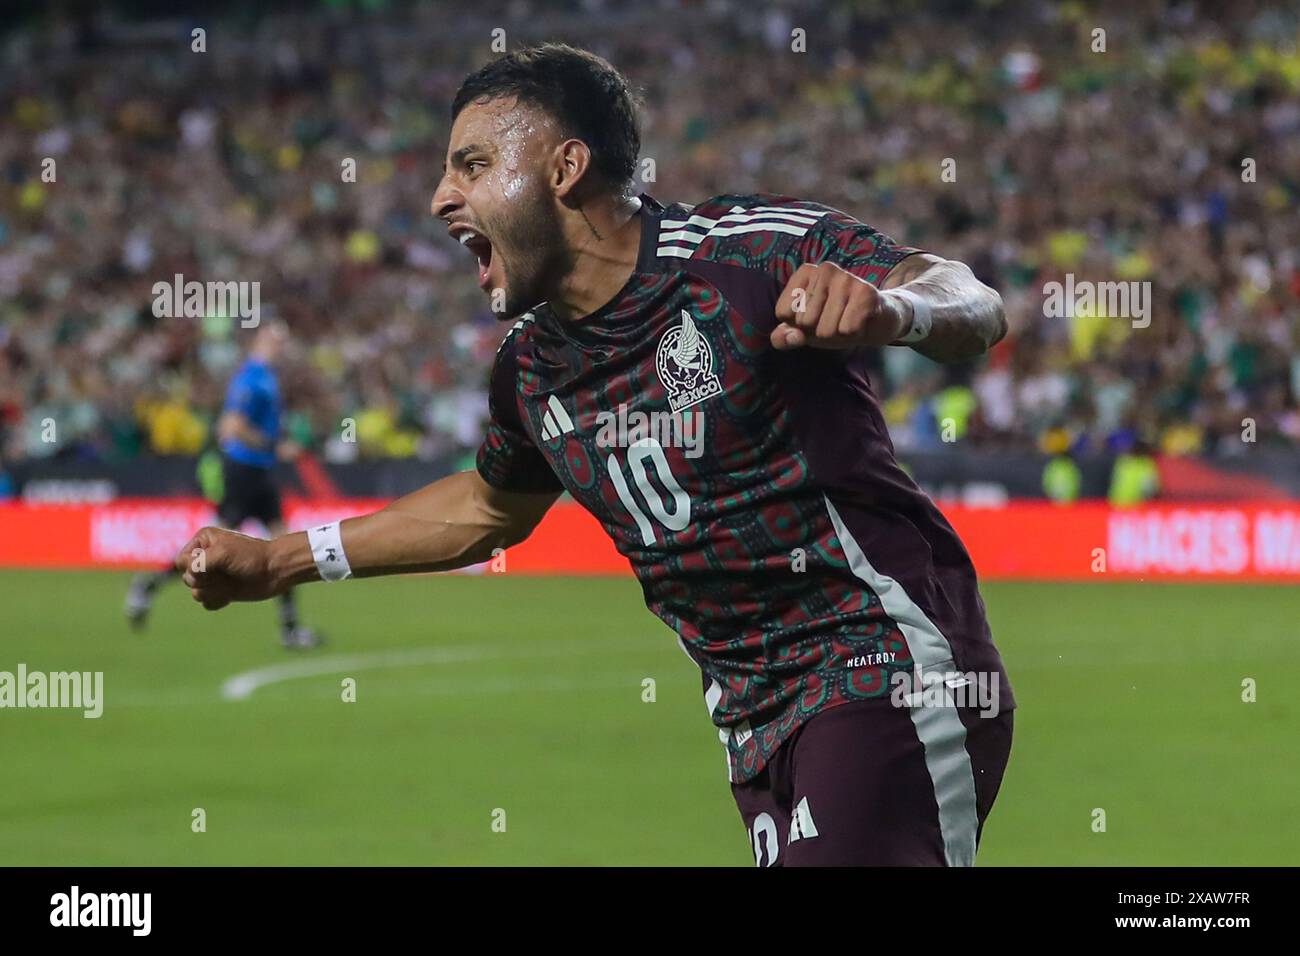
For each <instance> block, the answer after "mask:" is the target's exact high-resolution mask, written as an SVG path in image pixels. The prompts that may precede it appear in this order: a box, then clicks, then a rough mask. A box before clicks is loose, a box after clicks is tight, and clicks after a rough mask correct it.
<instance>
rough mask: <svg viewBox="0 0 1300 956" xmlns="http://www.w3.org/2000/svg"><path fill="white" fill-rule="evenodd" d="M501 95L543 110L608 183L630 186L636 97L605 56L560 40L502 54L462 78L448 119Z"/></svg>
mask: <svg viewBox="0 0 1300 956" xmlns="http://www.w3.org/2000/svg"><path fill="white" fill-rule="evenodd" d="M502 97H516V98H517V99H518V100H519V101H520V102H521V103H528V104H530V105H532V106H536V107H538V108H540V109H542V110H544V111H545V112H546V113H547V114H549V115H550V116H551V117H552V118H553V119H555V120H556V121H557V122H558V123H559V125H560V129H561V132H562V133H563V135H564V136H566V137H573V138H575V139H580V140H582V141H583V142H584V143H586V144H587V147H588V148H589V149H590V150H591V163H592V166H593V167H594V168H595V170H596V171H597V172H598V173H599V174H600V175H601V176H602V177H603V178H604V179H605V180H606V181H607V182H608V184H609V185H610V186H612V187H614V188H616V189H625V188H627V187H628V186H629V185H630V183H631V180H632V175H633V173H634V172H635V171H636V160H637V156H638V154H639V153H640V152H641V133H640V131H639V129H638V127H637V96H636V93H635V92H634V91H633V89H632V87H631V85H630V84H629V83H628V81H627V79H626V78H625V77H624V76H623V74H621V73H619V72H618V70H616V69H614V67H612V66H611V65H610V64H609V62H608V61H607V60H605V59H604V58H602V57H599V56H597V55H596V54H594V53H591V52H589V51H587V50H579V49H577V48H576V47H571V46H569V45H568V44H565V43H543V44H541V45H540V46H532V47H526V48H524V49H521V50H516V51H515V52H513V53H508V54H506V55H505V56H503V57H501V58H500V59H497V60H493V61H492V62H491V63H489V64H487V66H484V67H482V68H480V69H479V70H477V71H475V72H474V73H471V74H470V75H469V76H468V77H466V79H465V82H464V83H462V84H461V85H460V89H459V90H458V91H457V92H456V98H455V99H454V100H452V103H451V120H452V122H453V123H454V122H455V121H456V117H457V116H459V115H460V112H461V110H463V109H464V108H465V107H466V106H468V105H469V104H470V103H473V102H475V101H478V100H495V99H499V98H502Z"/></svg>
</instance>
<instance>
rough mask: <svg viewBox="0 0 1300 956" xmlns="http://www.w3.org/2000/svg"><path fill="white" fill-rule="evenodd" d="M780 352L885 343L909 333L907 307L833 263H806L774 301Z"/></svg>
mask: <svg viewBox="0 0 1300 956" xmlns="http://www.w3.org/2000/svg"><path fill="white" fill-rule="evenodd" d="M776 320H777V326H776V328H775V329H773V330H772V345H773V347H775V348H778V349H796V348H800V347H802V346H804V345H812V346H814V347H815V348H825V349H847V348H859V347H861V346H865V345H888V344H889V343H891V342H894V341H896V340H897V339H899V338H901V337H902V336H903V335H905V334H907V330H908V328H909V327H910V326H911V322H912V312H911V306H910V305H909V304H908V303H907V302H906V301H905V300H902V299H901V298H900V297H895V296H893V295H890V293H889V292H887V291H881V290H880V289H877V288H876V287H875V286H874V285H872V284H871V283H870V282H867V281H865V280H863V279H859V278H858V277H857V276H855V275H853V274H852V273H851V272H845V271H844V270H843V269H841V268H840V267H839V266H837V265H835V264H834V263H833V262H821V263H816V264H813V263H807V262H806V263H804V264H803V265H801V266H800V267H799V268H798V269H796V270H795V271H794V275H792V276H791V277H790V281H789V282H788V283H786V287H785V289H784V290H783V291H782V292H781V297H780V298H779V299H777V300H776Z"/></svg>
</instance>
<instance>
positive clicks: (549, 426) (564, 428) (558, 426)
mask: <svg viewBox="0 0 1300 956" xmlns="http://www.w3.org/2000/svg"><path fill="white" fill-rule="evenodd" d="M571 431H573V419H571V418H569V413H568V412H566V411H565V410H564V406H563V405H561V404H560V400H559V399H558V398H556V397H555V396H554V395H552V396H551V397H550V398H548V399H547V400H546V411H544V412H542V441H550V440H551V439H553V438H559V437H560V436H561V435H567V434H569V432H571Z"/></svg>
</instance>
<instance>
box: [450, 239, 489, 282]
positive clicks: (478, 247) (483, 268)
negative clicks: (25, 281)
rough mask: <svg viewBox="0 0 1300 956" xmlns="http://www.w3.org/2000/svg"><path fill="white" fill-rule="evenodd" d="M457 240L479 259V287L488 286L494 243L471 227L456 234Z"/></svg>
mask: <svg viewBox="0 0 1300 956" xmlns="http://www.w3.org/2000/svg"><path fill="white" fill-rule="evenodd" d="M456 241H458V242H459V243H460V244H461V245H462V246H464V247H465V248H467V249H469V251H470V252H472V253H474V256H475V257H476V258H477V259H478V287H479V288H480V289H485V288H487V284H488V271H489V270H490V269H491V268H492V243H491V242H489V241H488V239H487V237H486V236H484V235H483V234H482V233H481V232H477V231H476V230H474V229H470V228H465V229H463V230H461V231H460V232H459V233H458V234H457V235H456Z"/></svg>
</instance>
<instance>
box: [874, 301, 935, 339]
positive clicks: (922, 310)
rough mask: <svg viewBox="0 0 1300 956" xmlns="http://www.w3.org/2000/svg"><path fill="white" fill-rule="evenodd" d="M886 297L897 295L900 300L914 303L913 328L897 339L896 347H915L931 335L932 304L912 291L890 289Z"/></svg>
mask: <svg viewBox="0 0 1300 956" xmlns="http://www.w3.org/2000/svg"><path fill="white" fill-rule="evenodd" d="M885 294H886V295H896V296H898V297H899V298H900V299H906V300H907V301H908V302H910V303H912V327H911V328H910V329H908V330H907V334H906V335H904V336H903V337H902V338H899V339H895V340H894V344H895V345H915V344H916V343H917V342H921V341H923V340H924V339H925V337H926V336H928V335H929V334H930V326H931V324H932V321H933V320H932V319H931V316H930V303H929V302H926V301H925V299H923V298H921V297H920V296H919V295H917V294H916V293H915V292H913V291H911V290H910V289H888V290H886V293H885Z"/></svg>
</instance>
